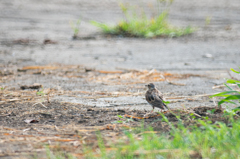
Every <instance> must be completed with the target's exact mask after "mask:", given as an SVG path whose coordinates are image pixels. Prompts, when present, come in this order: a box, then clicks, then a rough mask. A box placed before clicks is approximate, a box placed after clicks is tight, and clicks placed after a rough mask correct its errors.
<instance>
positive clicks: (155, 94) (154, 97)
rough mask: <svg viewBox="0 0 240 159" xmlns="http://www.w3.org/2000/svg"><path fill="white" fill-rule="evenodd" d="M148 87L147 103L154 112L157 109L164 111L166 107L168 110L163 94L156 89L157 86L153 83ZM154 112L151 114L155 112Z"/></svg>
mask: <svg viewBox="0 0 240 159" xmlns="http://www.w3.org/2000/svg"><path fill="white" fill-rule="evenodd" d="M146 86H147V87H148V90H147V92H146V94H145V97H146V100H147V102H148V103H149V104H150V105H151V106H152V107H153V110H154V108H155V107H157V108H160V109H162V110H163V109H164V107H165V108H167V109H168V107H167V106H166V104H164V103H163V95H162V93H161V92H160V91H159V90H158V89H157V88H156V87H155V85H154V84H153V83H149V84H147V85H146ZM153 110H152V111H151V112H153ZM162 110H161V111H162Z"/></svg>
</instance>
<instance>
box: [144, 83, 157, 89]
mask: <svg viewBox="0 0 240 159" xmlns="http://www.w3.org/2000/svg"><path fill="white" fill-rule="evenodd" d="M146 87H148V89H155V85H154V84H153V83H149V84H148V85H146Z"/></svg>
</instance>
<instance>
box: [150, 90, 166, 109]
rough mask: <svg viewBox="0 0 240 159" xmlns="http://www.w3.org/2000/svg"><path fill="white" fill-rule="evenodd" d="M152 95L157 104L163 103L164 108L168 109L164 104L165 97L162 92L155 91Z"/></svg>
mask: <svg viewBox="0 0 240 159" xmlns="http://www.w3.org/2000/svg"><path fill="white" fill-rule="evenodd" d="M152 95H153V98H154V99H155V101H156V102H159V103H162V104H163V106H165V107H166V108H167V109H168V107H167V106H166V104H165V103H163V95H162V93H161V92H159V91H158V90H154V91H153V93H152Z"/></svg>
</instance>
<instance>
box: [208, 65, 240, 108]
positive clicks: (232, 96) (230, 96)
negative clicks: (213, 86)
mask: <svg viewBox="0 0 240 159" xmlns="http://www.w3.org/2000/svg"><path fill="white" fill-rule="evenodd" d="M231 71H232V72H234V73H237V74H240V71H236V70H234V69H232V68H231ZM227 84H235V85H236V86H237V87H238V89H240V81H238V80H234V79H228V80H227V82H226V83H224V85H225V86H226V87H227V88H228V89H229V91H225V92H221V93H218V94H215V95H212V96H211V97H224V99H222V100H220V101H219V102H218V105H219V106H220V105H221V104H223V103H231V104H234V105H236V106H238V107H240V91H239V90H237V89H236V90H234V89H233V88H232V87H230V86H228V85H227Z"/></svg>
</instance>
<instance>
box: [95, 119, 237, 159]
mask: <svg viewBox="0 0 240 159" xmlns="http://www.w3.org/2000/svg"><path fill="white" fill-rule="evenodd" d="M165 121H166V122H167V123H168V124H169V125H170V127H171V130H170V132H169V133H168V134H166V133H161V132H160V134H156V133H155V132H154V131H153V129H152V128H149V130H148V131H146V130H142V133H140V134H141V135H139V134H135V133H133V132H129V131H126V132H125V139H121V140H119V141H117V142H114V145H112V147H111V149H112V151H110V152H107V151H106V150H107V149H106V148H105V146H104V145H103V142H102V140H99V142H100V143H101V144H100V145H101V146H99V147H100V150H101V152H102V151H103V152H102V153H100V156H101V157H99V156H98V158H119V159H122V158H124V159H125V158H129V159H130V158H131V159H132V158H143V159H155V158H163V159H164V158H209V159H215V158H239V157H240V155H239V150H240V138H239V136H240V131H239V128H240V120H238V121H232V123H231V127H229V124H225V123H222V122H216V123H212V122H211V121H210V120H197V122H196V124H195V125H193V126H191V127H185V126H183V124H182V122H180V121H179V124H178V125H177V126H176V127H175V126H173V125H172V124H171V123H170V122H169V121H168V120H167V118H165ZM91 158H94V157H93V156H91Z"/></svg>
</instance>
